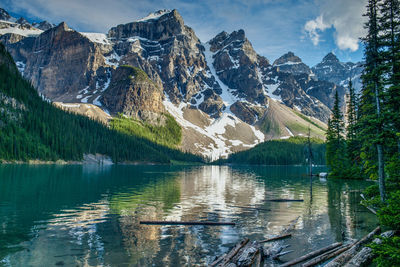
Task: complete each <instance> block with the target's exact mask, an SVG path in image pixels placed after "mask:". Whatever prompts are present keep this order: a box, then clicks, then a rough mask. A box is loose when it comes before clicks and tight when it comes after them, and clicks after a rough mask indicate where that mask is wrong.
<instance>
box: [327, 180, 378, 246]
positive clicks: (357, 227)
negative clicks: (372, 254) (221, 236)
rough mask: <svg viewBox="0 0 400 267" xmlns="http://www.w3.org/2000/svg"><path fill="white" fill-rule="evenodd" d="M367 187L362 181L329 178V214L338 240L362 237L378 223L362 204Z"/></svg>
mask: <svg viewBox="0 0 400 267" xmlns="http://www.w3.org/2000/svg"><path fill="white" fill-rule="evenodd" d="M365 187H366V184H364V183H363V182H361V181H352V180H332V179H331V180H328V182H327V188H328V216H329V220H330V224H331V228H332V232H333V233H334V234H335V237H336V240H337V241H341V240H342V239H343V238H344V239H349V238H350V239H351V238H360V237H361V236H363V235H365V234H366V233H368V232H369V231H370V230H371V229H372V228H373V227H374V226H375V225H376V224H377V220H376V218H375V217H374V215H373V214H371V213H369V212H368V210H366V209H365V208H364V207H362V206H361V205H360V201H361V197H360V193H361V192H362V190H363V188H365ZM365 227H368V229H366V228H365Z"/></svg>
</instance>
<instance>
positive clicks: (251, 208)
mask: <svg viewBox="0 0 400 267" xmlns="http://www.w3.org/2000/svg"><path fill="white" fill-rule="evenodd" d="M229 207H234V208H241V209H249V210H263V211H271V210H270V209H264V208H256V207H246V206H234V205H229Z"/></svg>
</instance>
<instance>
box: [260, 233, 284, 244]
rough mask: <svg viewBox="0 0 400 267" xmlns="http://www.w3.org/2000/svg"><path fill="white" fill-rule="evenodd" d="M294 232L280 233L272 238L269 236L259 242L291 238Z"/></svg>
mask: <svg viewBox="0 0 400 267" xmlns="http://www.w3.org/2000/svg"><path fill="white" fill-rule="evenodd" d="M291 236H292V234H284V235H279V236H274V237H271V238H267V239H264V240H261V241H258V243H266V242H270V241H275V240H280V239H284V238H289V237H291Z"/></svg>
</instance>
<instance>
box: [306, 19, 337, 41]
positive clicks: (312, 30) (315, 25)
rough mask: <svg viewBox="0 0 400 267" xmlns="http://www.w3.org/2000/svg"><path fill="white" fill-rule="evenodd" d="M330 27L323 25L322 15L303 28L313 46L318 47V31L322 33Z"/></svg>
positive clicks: (308, 22)
mask: <svg viewBox="0 0 400 267" xmlns="http://www.w3.org/2000/svg"><path fill="white" fill-rule="evenodd" d="M330 27H331V25H329V24H325V23H324V19H323V17H322V15H320V16H319V17H317V18H316V19H314V20H309V21H307V23H306V25H305V26H304V29H305V30H306V32H307V33H308V35H309V36H310V38H311V41H312V42H313V44H314V45H318V44H319V42H320V41H321V40H320V34H319V31H324V30H326V29H327V28H330Z"/></svg>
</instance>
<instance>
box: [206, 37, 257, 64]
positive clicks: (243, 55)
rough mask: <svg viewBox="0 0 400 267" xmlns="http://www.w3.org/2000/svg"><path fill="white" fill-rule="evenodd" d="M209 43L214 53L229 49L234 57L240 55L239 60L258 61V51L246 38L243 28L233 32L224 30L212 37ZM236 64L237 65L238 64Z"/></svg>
mask: <svg viewBox="0 0 400 267" xmlns="http://www.w3.org/2000/svg"><path fill="white" fill-rule="evenodd" d="M208 43H209V44H210V51H211V52H213V53H216V52H218V53H223V52H227V51H229V54H230V55H231V56H233V57H238V58H237V59H238V60H243V61H250V62H256V61H257V53H256V52H255V51H254V49H253V46H252V45H251V43H250V42H249V40H248V39H247V38H246V34H245V32H244V30H242V29H240V30H238V31H233V32H232V33H231V34H228V33H227V32H225V31H223V32H221V33H219V34H218V35H217V36H215V37H214V38H213V39H211V40H210V41H209V42H208ZM235 51H237V52H235ZM250 62H248V63H250ZM232 63H236V62H232ZM237 63H239V62H237ZM242 63H245V62H242ZM234 65H235V66H237V64H234Z"/></svg>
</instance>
